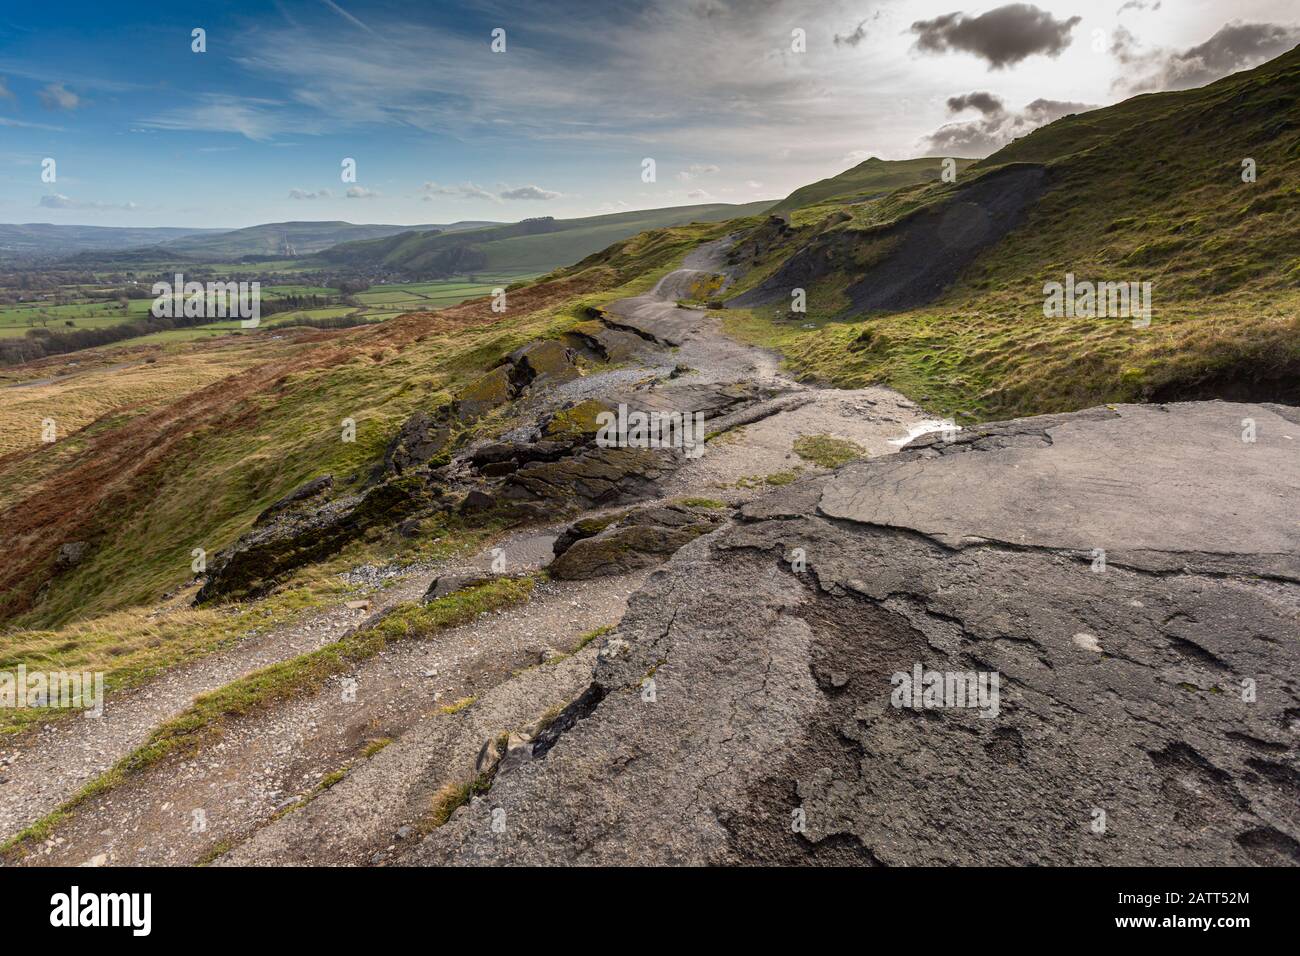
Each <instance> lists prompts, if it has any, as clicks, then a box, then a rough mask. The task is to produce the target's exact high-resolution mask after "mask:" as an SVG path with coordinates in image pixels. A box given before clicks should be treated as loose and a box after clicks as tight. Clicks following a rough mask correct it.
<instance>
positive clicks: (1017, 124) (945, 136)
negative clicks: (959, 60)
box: [922, 93, 1097, 157]
mask: <svg viewBox="0 0 1300 956" xmlns="http://www.w3.org/2000/svg"><path fill="white" fill-rule="evenodd" d="M967 107H971V108H974V109H977V110H979V111H980V112H981V113H983V114H984V115H983V116H982V117H981V118H979V119H973V120H966V121H965V122H961V123H947V124H945V125H944V126H940V127H939V128H938V129H937V130H935V131H934V132H933V133H931V134H930V135H929V136H927V137H926V138H925V139H924V140H923V141H922V146H923V147H924V150H925V153H926V155H928V156H975V157H979V156H987V155H988V154H989V153H995V152H997V151H998V150H999V149H1001V148H1002V147H1003V146H1005V145H1007V143H1009V142H1011V141H1012V140H1013V139H1015V138H1017V137H1019V136H1024V135H1025V134H1026V133H1028V132H1030V131H1031V130H1035V129H1037V128H1038V127H1040V126H1046V125H1047V124H1048V123H1051V122H1052V121H1054V120H1058V119H1060V118H1061V117H1062V116H1068V115H1070V114H1071V113H1082V112H1085V111H1087V110H1092V109H1096V108H1097V107H1095V106H1093V105H1091V104H1088V103H1070V102H1066V101H1063V100H1044V99H1037V100H1034V101H1033V102H1032V103H1030V104H1029V105H1028V106H1026V107H1025V108H1024V109H1021V110H1016V111H1011V112H1008V111H1007V109H1006V108H1005V106H1004V105H1003V103H1002V100H1001V99H999V98H998V97H996V96H994V95H993V94H992V93H965V94H962V95H960V96H952V97H949V98H948V109H949V111H950V112H953V113H956V112H959V111H960V110H962V109H965V108H967Z"/></svg>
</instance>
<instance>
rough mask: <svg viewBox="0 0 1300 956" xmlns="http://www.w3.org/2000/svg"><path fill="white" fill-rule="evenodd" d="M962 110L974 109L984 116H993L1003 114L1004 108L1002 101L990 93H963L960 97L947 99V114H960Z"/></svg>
mask: <svg viewBox="0 0 1300 956" xmlns="http://www.w3.org/2000/svg"><path fill="white" fill-rule="evenodd" d="M964 109H975V110H979V111H980V112H981V113H983V114H984V115H985V116H994V115H996V114H998V113H1001V112H1003V111H1004V109H1005V106H1004V104H1003V102H1002V100H1001V99H999V98H998V97H996V96H994V95H993V94H992V93H980V92H975V93H963V94H961V95H960V96H950V97H948V112H949V113H960V112H961V111H962V110H964Z"/></svg>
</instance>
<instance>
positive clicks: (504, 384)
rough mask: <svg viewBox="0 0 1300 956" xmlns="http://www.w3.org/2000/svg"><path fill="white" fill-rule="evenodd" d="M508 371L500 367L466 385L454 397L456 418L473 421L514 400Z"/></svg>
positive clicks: (513, 391) (513, 388)
mask: <svg viewBox="0 0 1300 956" xmlns="http://www.w3.org/2000/svg"><path fill="white" fill-rule="evenodd" d="M510 369H511V367H510V366H508V365H500V366H498V367H497V368H494V369H492V371H490V372H488V373H487V374H486V375H484V376H482V377H480V378H476V379H475V380H474V381H472V382H470V383H469V384H468V385H466V386H465V388H464V390H463V391H461V393H460V394H459V395H458V396H457V397H456V402H455V409H456V417H457V418H459V419H460V420H461V421H462V422H469V421H473V420H474V419H475V418H478V417H480V416H482V415H485V414H487V413H488V412H490V411H491V410H492V409H494V408H498V407H499V406H501V405H504V404H506V403H507V402H509V401H510V400H511V399H512V398H514V397H515V387H514V383H513V382H512V381H511V379H510Z"/></svg>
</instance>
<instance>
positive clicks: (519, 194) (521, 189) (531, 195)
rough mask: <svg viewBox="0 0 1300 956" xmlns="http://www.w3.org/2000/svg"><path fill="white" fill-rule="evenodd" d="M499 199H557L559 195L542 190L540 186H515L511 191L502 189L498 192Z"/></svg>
mask: <svg viewBox="0 0 1300 956" xmlns="http://www.w3.org/2000/svg"><path fill="white" fill-rule="evenodd" d="M499 195H500V198H501V199H542V200H545V199H559V198H560V195H561V194H560V193H557V192H555V191H554V190H553V189H543V188H542V187H541V186H516V187H515V188H513V189H509V188H507V189H503V190H501V192H500V194H499Z"/></svg>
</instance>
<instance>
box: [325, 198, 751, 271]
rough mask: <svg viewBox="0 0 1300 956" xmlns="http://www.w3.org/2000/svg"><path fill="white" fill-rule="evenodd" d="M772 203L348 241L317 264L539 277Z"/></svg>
mask: <svg viewBox="0 0 1300 956" xmlns="http://www.w3.org/2000/svg"><path fill="white" fill-rule="evenodd" d="M770 205H771V203H770V202H767V201H763V202H756V203H747V204H745V205H740V206H736V205H729V204H727V203H708V204H705V205H699V206H675V207H671V208H668V209H648V210H639V211H636V212H623V213H614V214H612V215H608V216H588V217H586V218H582V219H552V218H549V217H545V218H539V219H525V220H524V221H523V222H517V223H511V224H509V225H502V226H492V227H489V228H486V229H476V230H472V231H465V232H460V233H454V234H442V235H436V236H430V235H420V234H418V233H403V234H401V235H397V236H392V237H390V238H387V239H377V240H373V241H369V242H349V243H344V244H342V245H339V246H335V247H334V248H332V249H328V250H326V251H324V252H322V253H321V254H320V255H319V257H318V258H320V259H321V260H323V261H326V262H329V263H331V264H334V265H337V266H347V267H352V268H357V269H388V270H392V271H394V272H401V273H407V274H410V275H420V276H425V277H436V276H446V275H465V274H471V273H475V272H494V273H507V274H508V273H534V274H535V273H539V272H548V271H550V270H552V269H556V268H558V267H560V266H565V265H569V264H570V263H573V262H577V261H578V260H580V259H582V258H584V257H586V256H589V255H591V254H592V253H594V252H598V251H600V250H601V249H604V248H605V247H606V246H608V245H610V244H611V243H615V242H618V241H619V240H622V239H626V238H628V237H629V236H633V235H636V234H637V233H638V232H643V231H645V230H647V229H660V228H664V227H667V226H678V225H683V224H685V223H688V222H719V221H722V220H726V219H733V218H738V217H741V216H750V215H754V214H756V213H759V212H761V211H763V210H765V209H767V208H768V207H769V206H770Z"/></svg>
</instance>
